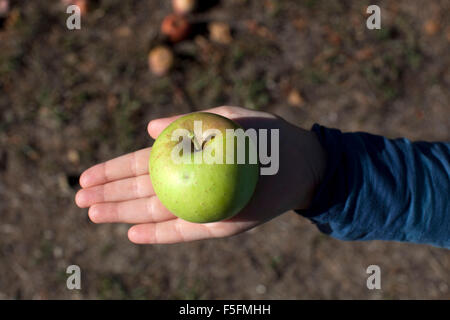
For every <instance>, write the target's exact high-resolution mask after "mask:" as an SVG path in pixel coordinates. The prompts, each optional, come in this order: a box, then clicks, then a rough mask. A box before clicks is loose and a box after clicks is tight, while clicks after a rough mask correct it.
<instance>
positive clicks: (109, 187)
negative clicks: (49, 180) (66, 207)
mask: <svg viewBox="0 0 450 320" xmlns="http://www.w3.org/2000/svg"><path fill="white" fill-rule="evenodd" d="M154 194H155V191H154V190H153V186H152V183H151V181H150V176H149V175H148V174H146V175H142V176H138V177H134V178H127V179H122V180H118V181H113V182H109V183H106V184H103V185H99V186H94V187H90V188H87V189H81V190H80V191H78V193H77V194H76V196H75V202H76V204H77V205H78V206H79V207H80V208H87V207H90V206H91V205H93V204H95V203H102V202H115V201H126V200H132V199H139V198H145V197H150V196H153V195H154Z"/></svg>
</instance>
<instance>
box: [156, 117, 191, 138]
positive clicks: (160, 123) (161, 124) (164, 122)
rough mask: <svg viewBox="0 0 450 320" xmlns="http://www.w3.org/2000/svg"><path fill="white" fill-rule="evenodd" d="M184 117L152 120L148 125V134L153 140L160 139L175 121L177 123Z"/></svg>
mask: <svg viewBox="0 0 450 320" xmlns="http://www.w3.org/2000/svg"><path fill="white" fill-rule="evenodd" d="M182 116H183V115H177V116H173V117H168V118H160V119H156V120H152V121H150V122H149V123H148V126H147V131H148V134H149V135H150V137H152V138H153V139H156V138H158V136H159V134H160V133H161V132H162V131H163V130H164V129H165V128H166V127H167V126H168V125H169V124H171V123H172V122H173V121H175V120H176V119H178V118H180V117H182Z"/></svg>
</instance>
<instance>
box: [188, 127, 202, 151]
mask: <svg viewBox="0 0 450 320" xmlns="http://www.w3.org/2000/svg"><path fill="white" fill-rule="evenodd" d="M189 139H191V141H192V143H193V144H194V149H195V151H200V150H202V145H201V144H200V142H198V140H197V138H196V137H195V135H194V133H192V132H191V133H189Z"/></svg>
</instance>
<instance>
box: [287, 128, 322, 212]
mask: <svg viewBox="0 0 450 320" xmlns="http://www.w3.org/2000/svg"><path fill="white" fill-rule="evenodd" d="M296 130H297V132H298V133H297V138H296V148H297V150H299V152H297V153H294V156H296V158H295V159H293V161H294V165H296V166H298V167H299V168H301V170H299V171H300V172H299V173H300V175H298V176H296V179H297V181H296V185H294V186H293V187H292V190H301V192H302V196H300V195H299V194H297V193H296V192H294V196H295V197H296V199H295V200H294V202H293V204H294V205H293V206H292V208H291V209H292V210H305V209H308V208H309V207H310V205H311V203H312V201H313V199H314V196H315V194H316V193H317V191H318V189H319V186H320V185H321V183H322V181H323V179H324V177H325V172H326V167H327V154H326V150H325V149H324V147H323V146H322V144H321V143H320V140H319V138H318V136H317V134H316V133H315V132H313V131H308V130H304V129H302V128H299V127H296ZM299 184H300V185H301V186H302V188H299Z"/></svg>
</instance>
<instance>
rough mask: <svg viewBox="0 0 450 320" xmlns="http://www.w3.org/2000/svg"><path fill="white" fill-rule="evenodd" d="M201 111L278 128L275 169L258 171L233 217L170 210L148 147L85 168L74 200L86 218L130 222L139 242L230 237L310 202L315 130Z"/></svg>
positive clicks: (318, 171) (259, 115)
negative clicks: (206, 219) (158, 190)
mask: <svg viewBox="0 0 450 320" xmlns="http://www.w3.org/2000/svg"><path fill="white" fill-rule="evenodd" d="M205 111H207V112H212V113H216V114H219V115H222V116H225V117H227V118H230V119H233V120H234V121H236V122H237V123H239V124H240V125H241V126H242V127H244V129H248V128H254V129H256V130H258V129H279V133H280V139H279V142H280V143H279V145H280V146H279V170H278V173H277V174H275V175H260V177H259V181H258V184H257V187H256V190H255V193H254V195H253V197H252V199H251V200H250V202H249V203H248V205H247V206H246V207H245V208H244V209H243V210H242V211H241V212H240V213H238V214H237V215H236V216H234V217H233V218H231V219H228V220H224V221H219V222H212V223H205V224H197V223H191V222H187V221H184V220H182V219H180V218H177V217H176V216H174V215H173V214H172V213H170V212H169V211H168V210H167V209H166V208H165V207H164V206H163V205H162V203H161V202H160V201H159V200H158V198H157V196H156V195H155V192H154V190H153V188H152V183H151V180H150V176H149V174H148V159H149V154H150V152H151V148H146V149H142V150H139V151H135V152H133V153H130V154H127V155H123V156H121V157H118V158H115V159H112V160H109V161H106V162H104V163H100V164H97V165H95V166H93V167H91V168H89V169H87V170H86V171H84V172H83V173H82V175H81V176H80V185H81V187H82V189H81V190H80V191H78V193H77V194H76V197H75V202H76V204H77V205H78V206H79V207H80V208H88V207H89V217H90V219H91V220H92V221H93V222H94V223H127V224H133V226H132V227H131V228H130V229H129V231H128V238H129V239H130V241H132V242H134V243H138V244H156V243H158V244H160V243H178V242H188V241H194V240H200V239H208V238H220V237H227V236H232V235H235V234H238V233H241V232H244V231H246V230H249V229H251V228H253V227H255V226H257V225H260V224H262V223H265V222H267V221H269V220H271V219H273V218H275V217H277V216H279V215H281V214H282V213H285V212H287V211H289V210H293V209H306V208H307V207H308V206H309V204H310V203H311V201H312V198H313V196H314V192H315V190H316V189H317V187H318V185H319V184H320V182H321V180H322V178H323V175H324V173H325V167H326V154H325V150H323V148H322V146H321V144H320V142H319V140H318V139H317V137H316V135H315V133H313V132H311V131H307V130H303V129H301V128H299V127H296V126H294V125H292V124H290V123H288V122H286V121H285V120H283V119H281V118H279V117H277V116H275V115H273V114H270V113H266V112H260V111H253V110H247V109H243V108H239V107H228V106H223V107H218V108H213V109H209V110H205ZM180 116H181V115H178V116H174V117H169V118H161V119H157V120H153V121H150V123H149V124H148V133H149V134H150V136H151V137H152V138H153V139H156V138H157V137H158V135H159V134H160V133H161V132H162V130H163V129H164V128H165V127H167V126H168V125H169V124H170V123H171V122H172V121H174V120H175V119H177V118H178V117H180ZM268 137H270V130H269V133H268ZM269 148H270V147H269ZM269 150H270V149H269Z"/></svg>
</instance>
